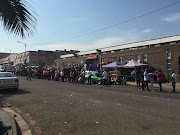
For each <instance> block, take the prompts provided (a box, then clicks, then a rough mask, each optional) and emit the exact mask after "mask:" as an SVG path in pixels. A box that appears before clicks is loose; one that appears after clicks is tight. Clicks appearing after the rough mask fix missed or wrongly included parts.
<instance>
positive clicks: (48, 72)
mask: <svg viewBox="0 0 180 135" xmlns="http://www.w3.org/2000/svg"><path fill="white" fill-rule="evenodd" d="M50 77H51V74H50V70H47V79H48V80H50Z"/></svg>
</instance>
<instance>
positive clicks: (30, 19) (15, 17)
mask: <svg viewBox="0 0 180 135" xmlns="http://www.w3.org/2000/svg"><path fill="white" fill-rule="evenodd" d="M27 6H28V3H27V2H26V1H25V0H0V21H1V22H2V25H3V27H4V28H5V30H7V31H8V32H9V33H14V34H15V35H18V36H20V37H22V38H25V32H27V34H28V36H29V34H32V33H33V30H35V26H36V18H35V17H34V16H33V15H32V14H31V13H30V12H29V11H28V7H27Z"/></svg>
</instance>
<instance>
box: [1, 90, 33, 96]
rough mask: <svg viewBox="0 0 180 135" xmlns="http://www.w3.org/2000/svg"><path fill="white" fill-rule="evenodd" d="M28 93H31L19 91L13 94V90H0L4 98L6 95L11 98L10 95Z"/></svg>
mask: <svg viewBox="0 0 180 135" xmlns="http://www.w3.org/2000/svg"><path fill="white" fill-rule="evenodd" d="M28 93H31V92H29V91H26V90H23V89H19V90H18V91H16V92H14V91H13V90H10V89H8V90H1V91H0V94H1V95H4V96H6V95H8V96H11V95H20V94H28Z"/></svg>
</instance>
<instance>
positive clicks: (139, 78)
mask: <svg viewBox="0 0 180 135" xmlns="http://www.w3.org/2000/svg"><path fill="white" fill-rule="evenodd" d="M136 83H137V89H140V88H141V85H140V83H141V73H140V71H137V72H136Z"/></svg>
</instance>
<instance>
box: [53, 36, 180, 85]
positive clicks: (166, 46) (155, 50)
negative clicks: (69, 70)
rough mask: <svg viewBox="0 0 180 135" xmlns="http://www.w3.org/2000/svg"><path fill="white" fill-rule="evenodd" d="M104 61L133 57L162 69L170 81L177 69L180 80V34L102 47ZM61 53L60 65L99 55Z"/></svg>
mask: <svg viewBox="0 0 180 135" xmlns="http://www.w3.org/2000/svg"><path fill="white" fill-rule="evenodd" d="M100 50H101V57H102V62H104V63H106V64H107V63H110V62H114V61H119V62H127V61H129V60H131V59H134V60H137V61H138V62H141V63H147V64H148V65H149V67H150V68H153V69H156V70H158V69H162V71H163V73H164V75H165V78H166V79H167V80H169V81H170V79H171V72H172V71H175V73H176V74H177V80H178V82H180V35H178V36H172V37H166V38H160V39H154V40H148V41H142V42H136V43H130V44H124V45H118V46H112V47H106V48H101V49H100ZM77 55H78V57H74V55H73V54H68V55H61V56H60V59H59V60H56V61H55V62H56V63H57V64H58V65H70V64H75V63H76V62H77V64H79V65H82V64H84V63H85V61H86V60H87V58H88V56H93V55H98V53H97V50H90V51H85V52H79V53H77Z"/></svg>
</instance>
